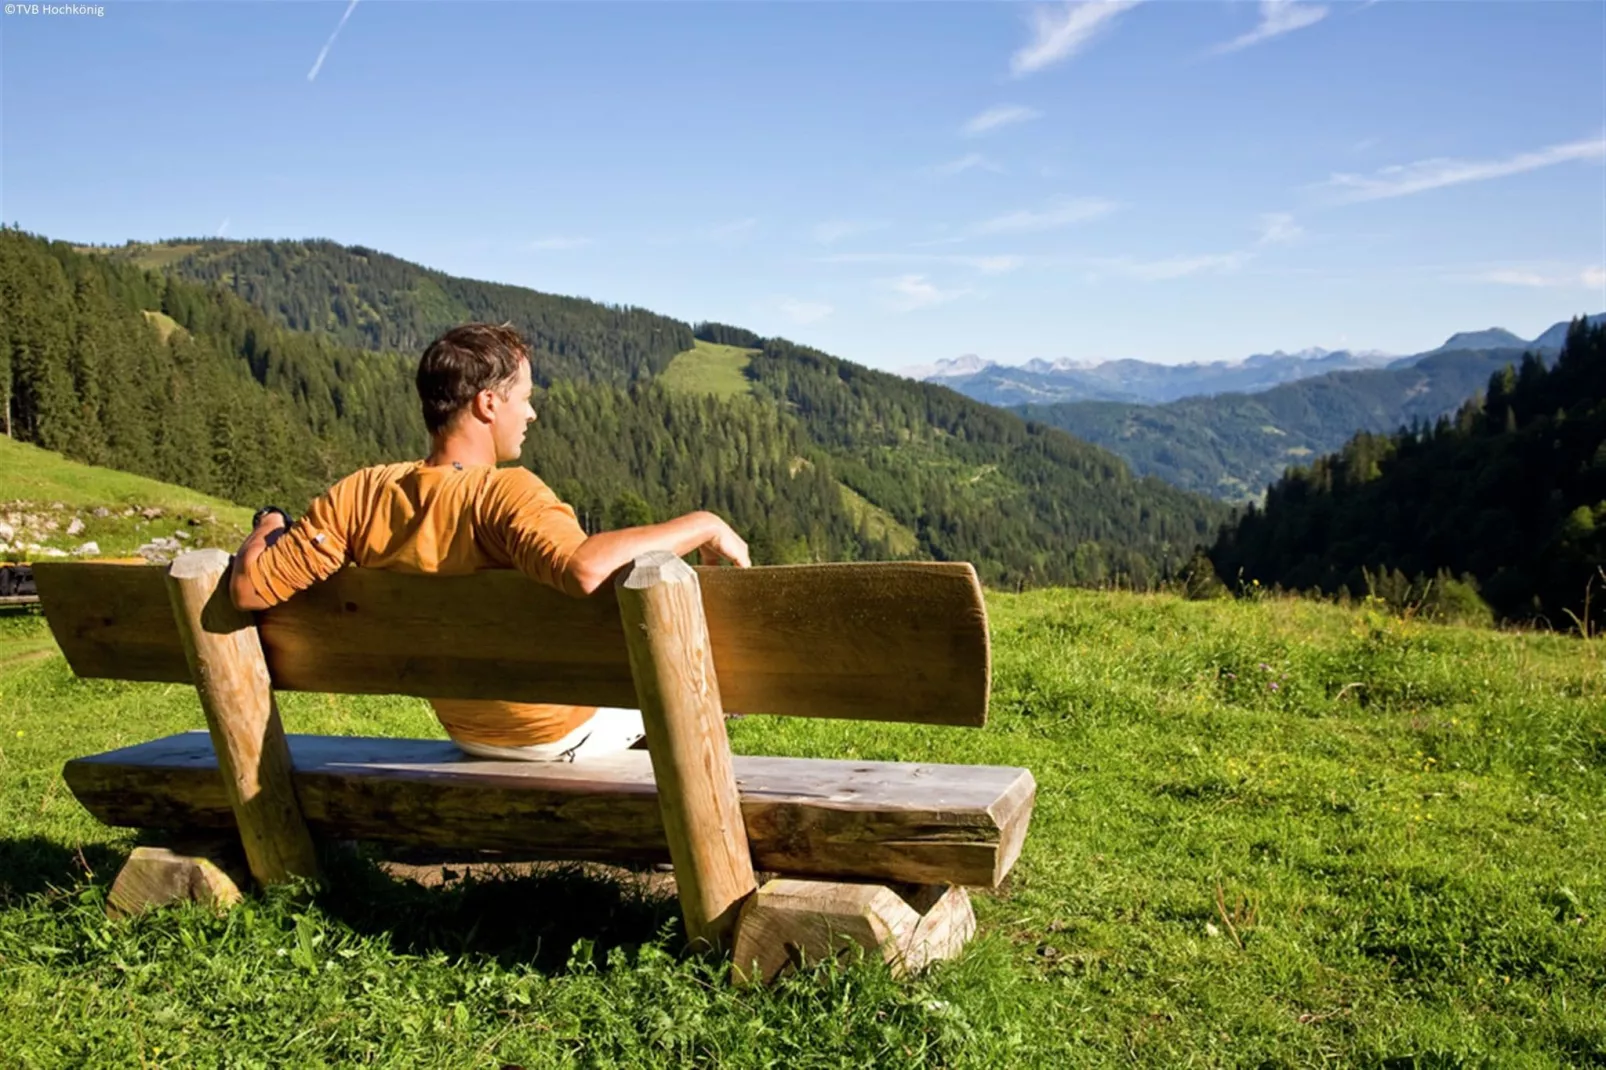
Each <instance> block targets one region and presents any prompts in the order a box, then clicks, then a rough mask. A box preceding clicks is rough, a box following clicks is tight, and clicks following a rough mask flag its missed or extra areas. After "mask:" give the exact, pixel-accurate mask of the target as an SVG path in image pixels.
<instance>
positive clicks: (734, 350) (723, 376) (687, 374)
mask: <svg viewBox="0 0 1606 1070" xmlns="http://www.w3.org/2000/svg"><path fill="white" fill-rule="evenodd" d="M756 352H758V350H756V349H743V348H741V347H739V346H726V345H718V344H716V343H714V342H704V341H702V340H701V339H699V340H698V341H697V342H695V343H694V344H693V345H692V348H690V349H688V350H686V351H685V352H684V353H678V354H676V355H675V359H674V360H671V361H670V362H669V366H668V367H667V368H665V369H664V371H663V374H662V375H660V376H659V377H658V381H659V382H661V383H663V385H664V388H665V389H666V390H673V391H677V392H679V393H683V394H715V395H717V396H719V397H721V398H733V397H740V396H742V395H744V394H749V393H751V392H752V384H751V383H749V382H748V381H747V374H746V373H747V365H748V363H749V362H750V361H751V360H752V359H753V354H754V353H756Z"/></svg>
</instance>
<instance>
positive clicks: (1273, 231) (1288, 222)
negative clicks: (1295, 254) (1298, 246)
mask: <svg viewBox="0 0 1606 1070" xmlns="http://www.w3.org/2000/svg"><path fill="white" fill-rule="evenodd" d="M1304 233H1305V228H1304V227H1302V226H1300V225H1299V224H1298V223H1296V222H1294V217H1293V216H1291V215H1289V214H1288V213H1287V212H1268V213H1267V214H1265V215H1263V216H1261V217H1260V237H1259V238H1257V239H1256V240H1255V244H1256V245H1285V244H1287V243H1288V242H1291V241H1297V240H1298V239H1299V238H1300V236H1301V235H1303V234H1304Z"/></svg>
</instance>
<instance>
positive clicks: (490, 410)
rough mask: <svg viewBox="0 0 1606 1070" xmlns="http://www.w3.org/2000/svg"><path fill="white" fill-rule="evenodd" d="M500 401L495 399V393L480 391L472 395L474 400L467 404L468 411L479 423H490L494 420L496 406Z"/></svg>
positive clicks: (492, 391) (497, 398)
mask: <svg viewBox="0 0 1606 1070" xmlns="http://www.w3.org/2000/svg"><path fill="white" fill-rule="evenodd" d="M501 400H502V399H501V398H499V397H497V394H496V391H494V390H481V391H480V392H479V393H478V394H475V395H474V400H473V401H471V402H469V411H470V412H471V413H473V414H474V418H475V419H476V420H479V421H480V422H481V423H487V424H488V423H491V422H493V421H494V420H495V419H496V406H497V405H498V404H499V403H500V402H501Z"/></svg>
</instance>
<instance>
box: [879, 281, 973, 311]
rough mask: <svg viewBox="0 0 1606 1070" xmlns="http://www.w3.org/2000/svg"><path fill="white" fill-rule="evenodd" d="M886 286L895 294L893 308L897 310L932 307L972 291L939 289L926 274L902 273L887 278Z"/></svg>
mask: <svg viewBox="0 0 1606 1070" xmlns="http://www.w3.org/2000/svg"><path fill="white" fill-rule="evenodd" d="M886 286H887V287H888V288H889V289H890V290H891V291H892V293H893V295H894V296H893V299H892V308H893V310H894V311H896V312H913V311H915V310H916V309H920V308H931V307H932V306H933V305H941V304H945V303H947V302H949V301H952V300H954V299H955V298H957V297H963V296H964V295H965V294H967V293H969V292H970V291H969V290H943V289H939V288H938V287H937V286H936V285H935V284H933V283H932V282H931V281H930V280H929V279H927V278H926V277H925V276H924V275H900V276H898V277H897V278H895V279H888V280H886Z"/></svg>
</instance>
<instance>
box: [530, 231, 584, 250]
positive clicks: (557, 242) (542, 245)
mask: <svg viewBox="0 0 1606 1070" xmlns="http://www.w3.org/2000/svg"><path fill="white" fill-rule="evenodd" d="M591 243H592V242H591V239H590V238H572V237H565V236H564V235H561V234H554V235H553V236H552V237H550V238H537V239H536V240H535V241H533V242H531V243H530V248H531V249H541V250H556V249H584V248H585V247H586V246H588V245H590V244H591Z"/></svg>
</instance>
